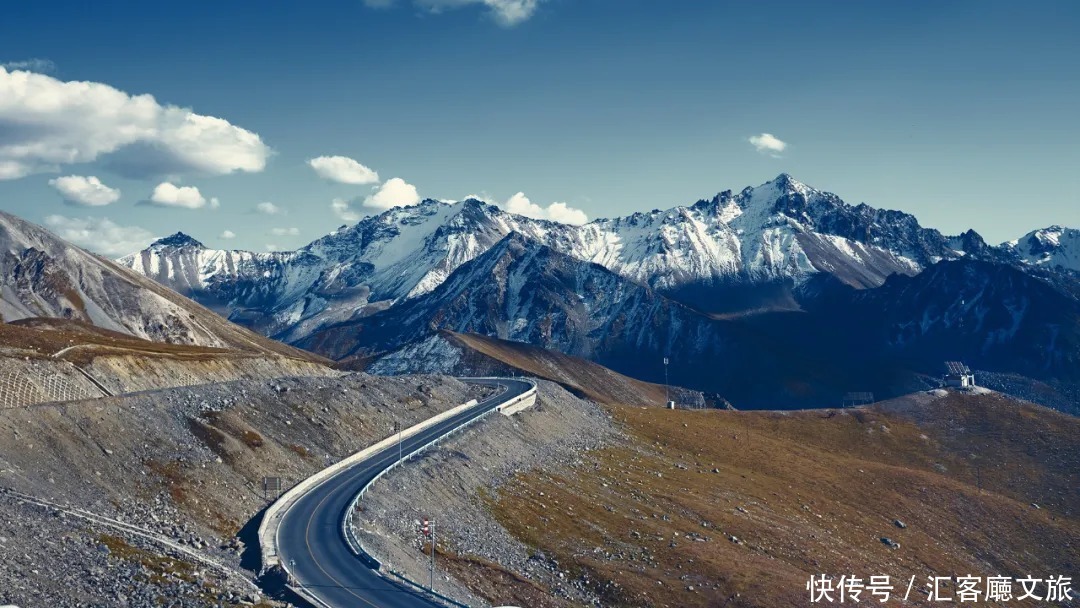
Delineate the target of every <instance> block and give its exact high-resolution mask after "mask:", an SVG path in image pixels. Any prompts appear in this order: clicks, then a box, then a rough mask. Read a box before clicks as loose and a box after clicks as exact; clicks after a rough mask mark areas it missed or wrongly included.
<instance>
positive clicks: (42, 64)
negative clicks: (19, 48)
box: [0, 57, 56, 73]
mask: <svg viewBox="0 0 1080 608" xmlns="http://www.w3.org/2000/svg"><path fill="white" fill-rule="evenodd" d="M0 68H5V69H8V70H11V71H15V70H26V71H28V72H40V73H47V72H54V71H56V63H54V62H53V61H52V60H51V59H42V58H41V57H33V58H31V59H23V60H22V61H5V62H3V63H0Z"/></svg>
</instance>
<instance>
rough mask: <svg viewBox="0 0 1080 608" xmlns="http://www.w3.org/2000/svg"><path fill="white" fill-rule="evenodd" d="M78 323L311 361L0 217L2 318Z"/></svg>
mask: <svg viewBox="0 0 1080 608" xmlns="http://www.w3.org/2000/svg"><path fill="white" fill-rule="evenodd" d="M33 317H56V318H64V319H73V320H78V321H84V322H87V323H90V324H92V325H95V326H97V327H101V328H104V329H108V330H113V331H117V332H121V333H125V334H129V335H132V336H135V337H138V338H143V339H146V340H152V341H157V342H168V343H175V344H189V345H198V346H209V347H221V348H233V349H238V350H246V351H258V352H265V353H278V354H287V355H290V356H295V357H302V358H310V356H309V355H306V354H304V353H300V352H299V351H297V350H296V349H292V348H289V347H286V346H284V345H281V344H278V343H275V342H273V341H270V340H267V339H265V338H263V337H262V336H259V335H257V334H254V333H252V332H250V331H248V330H245V329H243V328H240V327H238V326H236V325H234V324H232V323H229V322H228V321H226V320H225V319H223V318H221V317H220V316H218V315H216V314H214V313H213V312H211V311H210V310H208V309H206V308H204V307H203V306H200V305H198V304H196V303H194V302H192V301H191V300H189V299H187V298H185V297H183V296H180V295H179V294H177V293H175V292H172V291H170V290H169V289H166V288H164V287H162V286H161V285H159V284H158V283H156V282H155V281H153V280H150V279H148V278H146V277H145V276H143V275H141V274H139V273H136V272H133V271H131V270H130V269H129V268H125V267H123V266H121V265H119V264H117V263H115V262H113V261H111V260H107V259H105V258H102V257H100V256H97V255H94V254H92V253H89V252H87V251H84V250H82V249H80V248H78V247H76V246H74V245H72V244H71V243H68V242H66V241H64V240H62V239H60V238H59V237H57V236H55V235H53V234H52V233H50V232H49V231H47V230H45V229H44V228H41V227H39V226H36V225H34V224H31V223H30V222H27V221H24V220H22V219H19V218H17V217H15V216H13V215H11V214H9V213H4V212H0V318H2V320H3V321H5V322H10V321H15V320H18V319H26V318H33Z"/></svg>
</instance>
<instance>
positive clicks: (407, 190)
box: [364, 177, 420, 210]
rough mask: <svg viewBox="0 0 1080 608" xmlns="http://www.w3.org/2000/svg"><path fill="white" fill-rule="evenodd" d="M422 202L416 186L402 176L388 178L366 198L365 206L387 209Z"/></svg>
mask: <svg viewBox="0 0 1080 608" xmlns="http://www.w3.org/2000/svg"><path fill="white" fill-rule="evenodd" d="M419 202H420V194H419V193H418V192H417V191H416V187H415V186H413V185H412V184H409V183H406V182H405V180H403V179H401V178H400V177H394V178H391V179H388V180H386V183H384V184H383V185H382V186H379V189H378V190H376V191H375V193H374V194H372V195H371V196H369V197H367V198H365V199H364V206H365V207H370V208H372V209H379V210H385V209H390V208H391V207H404V206H406V205H415V204H416V203H419Z"/></svg>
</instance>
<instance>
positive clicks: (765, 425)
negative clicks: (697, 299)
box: [490, 393, 1080, 608]
mask: <svg viewBox="0 0 1080 608" xmlns="http://www.w3.org/2000/svg"><path fill="white" fill-rule="evenodd" d="M610 411H611V412H612V414H613V415H614V416H615V419H616V420H617V421H618V422H619V423H620V424H621V425H622V426H623V427H624V428H625V429H626V431H627V433H628V435H629V437H630V440H628V441H626V442H624V443H622V444H620V445H616V446H613V447H610V448H605V449H602V450H599V451H595V452H591V453H589V454H587V455H586V456H585V458H584V463H583V464H582V465H581V466H580V467H578V468H577V469H576V470H567V471H558V472H539V471H534V472H531V473H526V474H521V475H519V476H518V477H516V478H515V479H514V480H513V481H512V482H511V483H508V484H506V485H505V486H503V487H502V488H501V489H500V490H499V491H498V493H497V494H496V495H494V496H493V497H492V499H491V500H490V505H491V508H492V510H493V513H494V514H495V516H496V518H497V519H498V520H499V521H500V523H502V524H503V525H504V526H506V527H507V528H508V529H509V530H510V531H511V533H512V534H513V535H514V536H516V537H517V538H519V539H521V540H523V541H524V542H525V543H527V544H528V545H529V546H531V547H533V548H534V549H535V550H537V551H542V552H543V553H545V554H547V555H549V556H554V557H555V558H556V559H557V560H558V562H559V564H560V567H561V568H563V569H565V571H566V575H567V576H569V577H578V578H586V579H587V581H588V584H589V585H590V586H591V587H592V588H593V589H594V590H595V591H596V592H597V593H598V594H599V595H600V596H601V597H602V598H603V603H604V605H605V606H729V607H731V608H734V607H736V606H761V607H775V606H801V605H806V604H807V594H806V591H805V584H806V581H807V579H808V578H809V577H810V576H811V575H812V574H821V573H824V574H829V575H833V576H836V577H839V576H840V575H845V574H846V575H856V576H862V577H864V578H865V577H869V576H871V575H883V574H884V575H889V576H891V577H892V579H893V580H894V581H905V583H904V586H905V587H906V581H907V580H909V578H910V577H911V576H912V575H914V576H916V577H917V581H918V584H919V585H923V584H925V581H926V577H928V576H933V575H936V576H950V575H960V576H962V575H968V574H973V575H979V576H989V575H1007V576H1023V575H1027V574H1032V575H1034V576H1050V575H1065V576H1070V575H1071V576H1073V577H1074V580H1078V578H1080V577H1078V575H1080V476H1078V475H1080V473H1078V471H1080V447H1078V442H1080V420H1077V419H1076V418H1073V417H1069V416H1065V415H1062V414H1059V413H1057V412H1054V411H1052V410H1048V409H1045V408H1041V407H1038V406H1031V405H1027V404H1022V403H1020V402H1017V401H1014V400H1011V399H1008V398H1005V397H1002V396H999V395H979V396H975V395H960V394H955V393H950V394H949V395H948V396H946V397H933V396H930V395H926V394H920V395H916V396H912V397H908V398H905V399H901V400H897V401H894V402H890V403H886V404H883V405H881V406H878V407H875V408H870V409H857V410H818V411H804V412H796V413H782V412H730V411H675V412H671V411H666V410H660V409H655V408H639V407H627V406H614V407H611V408H610ZM1036 505H1038V506H1036ZM897 521H900V522H903V526H904V527H901V526H900V525H899V524H897V523H896V522H897ZM883 537H887V538H888V539H891V540H892V541H894V542H895V543H898V544H899V546H898V547H890V546H888V545H887V544H885V543H884V542H883V540H882V538H883ZM901 591H902V590H901ZM911 597H912V599H913V600H916V601H913V602H911V603H910V604H907V605H929V604H928V602H926V599H925V598H926V595H925V593H922V592H920V591H917V592H915V593H913V594H912V596H911ZM893 601H894V602H896V600H895V598H894V600H893ZM530 605H534V606H539V605H558V604H556V603H555V602H554V601H548V602H540V603H537V604H530ZM875 605H876V604H875ZM892 605H904V604H903V603H900V602H896V603H894V604H892ZM933 605H937V604H933ZM981 605H986V604H981ZM1008 605H1018V604H1017V603H1016V602H1012V603H1010V604H1008ZM1020 605H1024V604H1020Z"/></svg>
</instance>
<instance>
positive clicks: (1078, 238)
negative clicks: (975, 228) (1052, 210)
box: [1003, 225, 1080, 272]
mask: <svg viewBox="0 0 1080 608" xmlns="http://www.w3.org/2000/svg"><path fill="white" fill-rule="evenodd" d="M1003 247H1006V248H1009V249H1012V250H1013V251H1014V252H1015V253H1016V254H1017V255H1018V256H1019V257H1020V259H1021V261H1023V262H1026V263H1028V264H1034V265H1037V266H1047V267H1059V268H1064V269H1066V270H1074V271H1078V272H1080V230H1077V229H1075V228H1063V227H1061V226H1058V225H1054V226H1049V227H1047V228H1042V229H1039V230H1033V231H1031V232H1029V233H1027V234H1025V235H1024V236H1022V237H1020V238H1019V239H1017V240H1015V241H1010V242H1008V243H1005V244H1004V245H1003Z"/></svg>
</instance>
